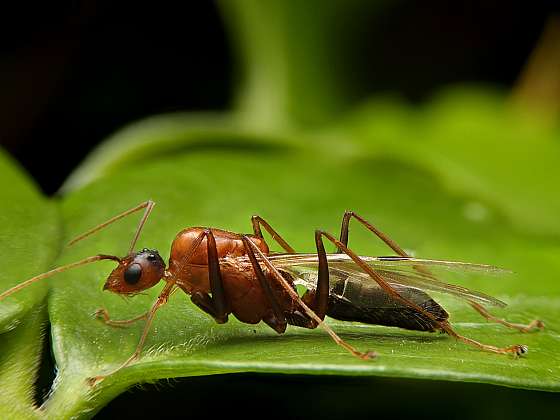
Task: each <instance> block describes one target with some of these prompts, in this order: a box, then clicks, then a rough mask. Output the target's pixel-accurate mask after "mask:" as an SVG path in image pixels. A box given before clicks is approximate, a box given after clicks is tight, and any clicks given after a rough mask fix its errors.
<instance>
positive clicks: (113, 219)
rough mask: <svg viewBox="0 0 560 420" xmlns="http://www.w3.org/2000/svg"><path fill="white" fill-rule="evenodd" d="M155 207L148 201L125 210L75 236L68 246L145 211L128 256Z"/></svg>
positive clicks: (153, 203)
mask: <svg viewBox="0 0 560 420" xmlns="http://www.w3.org/2000/svg"><path fill="white" fill-rule="evenodd" d="M155 205H156V203H155V202H153V201H152V200H148V201H144V202H143V203H140V204H138V205H137V206H136V207H133V208H131V209H129V210H126V211H124V212H122V213H120V214H118V215H116V216H114V217H111V218H110V219H109V220H107V221H105V222H103V223H101V224H99V225H97V226H95V227H93V228H91V229H90V230H88V231H87V232H84V233H82V234H81V235H80V236H77V237H76V238H74V239H72V240H71V241H70V242H69V243H68V246H71V245H74V244H75V243H76V242H78V241H81V240H82V239H84V238H87V237H88V236H90V235H92V234H94V233H95V232H97V231H99V230H101V229H103V228H104V227H106V226H108V225H110V224H111V223H113V222H116V221H117V220H120V219H122V218H123V217H126V216H128V215H129V214H132V213H134V212H136V211H138V210H142V209H146V210H145V211H144V215H143V216H142V218H141V219H140V222H139V223H138V227H137V228H136V233H135V234H134V236H133V238H132V242H131V243H130V248H129V250H128V254H130V253H131V252H132V250H133V249H134V245H136V242H137V241H138V237H139V236H140V232H141V231H142V228H143V227H144V224H145V223H146V220H147V219H148V216H149V215H150V213H151V212H152V210H153V208H154V206H155Z"/></svg>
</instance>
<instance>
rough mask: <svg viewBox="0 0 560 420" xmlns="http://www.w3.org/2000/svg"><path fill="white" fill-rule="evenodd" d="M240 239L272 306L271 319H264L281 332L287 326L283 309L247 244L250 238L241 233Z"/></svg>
mask: <svg viewBox="0 0 560 420" xmlns="http://www.w3.org/2000/svg"><path fill="white" fill-rule="evenodd" d="M241 239H242V240H243V244H244V245H245V251H247V256H248V257H249V260H250V261H251V265H252V266H253V271H254V272H255V274H256V276H257V279H258V280H259V283H260V285H261V288H262V290H263V291H264V294H265V295H266V297H267V299H268V301H269V303H270V306H272V312H273V313H274V315H273V317H272V318H271V319H265V320H264V321H265V322H266V323H267V324H268V325H269V326H270V327H272V329H274V330H275V331H276V332H277V333H278V334H283V333H284V332H285V331H286V327H287V326H288V321H287V320H286V316H285V315H284V311H283V310H282V308H281V307H280V303H279V302H278V299H277V298H276V296H275V295H274V291H273V290H272V287H271V286H270V283H269V282H268V280H267V279H266V277H265V275H264V273H263V271H262V269H261V266H260V264H259V263H258V261H257V257H255V252H254V251H253V249H252V248H251V245H250V244H249V242H251V240H250V239H249V238H248V237H247V236H245V235H243V236H242V237H241Z"/></svg>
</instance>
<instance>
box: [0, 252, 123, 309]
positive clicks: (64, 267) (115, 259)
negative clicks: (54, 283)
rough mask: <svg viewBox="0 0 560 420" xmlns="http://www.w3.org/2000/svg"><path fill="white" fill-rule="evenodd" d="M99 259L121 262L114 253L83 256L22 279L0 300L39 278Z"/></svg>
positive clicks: (0, 296) (3, 294)
mask: <svg viewBox="0 0 560 420" xmlns="http://www.w3.org/2000/svg"><path fill="white" fill-rule="evenodd" d="M100 260H113V261H117V262H119V263H120V262H121V259H120V258H119V257H115V256H114V255H104V254H100V255H94V256H93V257H87V258H84V259H83V260H80V261H76V262H73V263H70V264H66V265H62V266H60V267H57V268H54V269H52V270H50V271H47V272H45V273H42V274H39V275H38V276H35V277H31V278H30V279H29V280H26V281H24V282H23V283H20V284H18V285H16V286H14V287H12V288H11V289H8V290H6V291H5V292H4V293H1V294H0V300H3V299H4V298H6V297H8V296H10V295H11V294H13V293H15V292H17V291H18V290H21V289H23V288H25V287H27V286H29V285H31V284H33V283H35V282H37V281H39V280H43V279H46V278H48V277H51V276H54V275H55V274H58V273H61V272H63V271H66V270H69V269H71V268H74V267H79V266H80V265H84V264H89V263H92V262H95V261H100Z"/></svg>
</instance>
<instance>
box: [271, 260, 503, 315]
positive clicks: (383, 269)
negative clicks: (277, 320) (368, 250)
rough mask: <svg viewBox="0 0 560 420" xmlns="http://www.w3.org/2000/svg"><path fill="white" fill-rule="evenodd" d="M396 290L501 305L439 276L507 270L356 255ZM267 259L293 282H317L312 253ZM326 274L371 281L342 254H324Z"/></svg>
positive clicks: (484, 273)
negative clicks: (326, 266) (408, 289)
mask: <svg viewBox="0 0 560 420" xmlns="http://www.w3.org/2000/svg"><path fill="white" fill-rule="evenodd" d="M360 258H361V259H362V260H363V261H364V262H366V263H367V264H368V265H369V266H370V267H372V268H373V269H375V271H376V272H377V273H379V274H380V275H382V276H383V278H384V279H385V280H386V281H387V282H388V283H389V284H390V285H391V286H392V287H394V288H395V289H396V290H397V291H398V290H400V289H402V288H403V286H404V287H407V286H408V287H415V288H418V289H421V290H425V291H426V290H429V291H434V292H441V293H446V294H449V295H452V296H455V297H459V298H461V299H465V300H473V301H476V302H479V303H482V304H486V305H495V306H501V307H504V306H506V304H505V303H504V302H502V301H501V300H499V299H496V298H494V297H492V296H489V295H486V294H484V293H481V292H477V291H475V290H471V289H467V288H465V287H461V286H457V285H455V284H450V283H444V282H442V281H440V280H438V279H439V278H449V277H450V276H457V275H465V274H468V275H473V274H477V273H478V274H479V275H483V276H488V275H492V276H500V275H504V274H508V273H510V272H509V271H507V270H503V269H501V268H498V267H494V266H491V265H484V264H472V263H464V262H455V261H443V260H429V259H420V258H412V257H367V256H364V257H360ZM269 259H270V261H271V262H272V263H273V264H274V265H275V266H276V267H278V269H280V270H284V271H286V272H288V273H290V274H291V275H292V276H293V277H294V278H295V279H296V283H298V282H299V283H300V284H303V285H304V286H306V287H309V288H314V287H316V286H315V285H316V283H317V267H318V257H317V255H316V254H273V255H270V257H269ZM327 260H328V263H329V274H330V275H331V276H333V277H334V278H336V279H341V280H343V279H346V278H348V277H352V278H360V279H363V281H373V280H372V279H371V278H370V277H369V275H368V274H366V273H364V272H363V270H362V269H361V268H360V267H359V266H358V265H357V264H356V263H355V262H354V261H353V260H352V259H351V258H350V257H349V256H347V255H345V254H328V255H327Z"/></svg>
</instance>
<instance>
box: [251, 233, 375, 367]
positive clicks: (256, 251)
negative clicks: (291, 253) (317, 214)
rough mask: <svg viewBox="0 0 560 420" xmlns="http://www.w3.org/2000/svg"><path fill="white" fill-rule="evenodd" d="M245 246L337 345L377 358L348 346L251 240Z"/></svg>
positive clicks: (364, 358)
mask: <svg viewBox="0 0 560 420" xmlns="http://www.w3.org/2000/svg"><path fill="white" fill-rule="evenodd" d="M245 244H246V245H247V248H249V247H250V248H252V249H253V251H254V254H255V255H256V256H257V257H258V258H259V259H260V260H261V261H262V262H263V264H264V265H265V266H266V268H267V269H268V271H269V273H270V278H272V279H274V280H276V281H277V282H278V285H279V286H281V287H282V289H283V290H284V291H286V292H287V293H288V294H289V295H290V297H291V298H292V300H293V301H294V302H295V303H297V305H298V306H299V307H300V308H301V309H302V310H303V311H304V312H305V315H306V316H308V317H309V318H310V319H312V320H313V321H314V322H315V323H316V326H319V327H321V328H323V329H324V330H325V332H326V333H327V334H329V336H330V337H331V338H332V339H333V341H334V342H335V343H336V344H338V345H339V346H341V347H342V348H344V349H345V350H347V351H348V352H350V353H352V355H354V356H356V357H358V358H359V359H362V360H369V359H373V358H374V357H376V353H375V352H373V351H368V352H365V353H363V352H361V351H358V350H356V349H355V348H354V347H352V346H351V345H350V344H348V343H347V342H346V341H344V340H343V339H342V338H340V337H339V336H338V334H336V333H335V332H334V331H333V330H332V328H331V327H329V326H328V325H327V324H326V323H324V322H323V320H322V319H321V318H319V316H317V314H316V313H315V312H314V311H313V310H312V309H311V308H310V307H309V306H308V305H307V304H306V303H305V302H303V300H302V299H301V298H300V297H299V295H298V294H297V292H296V291H295V290H294V289H293V288H292V287H291V285H290V284H289V283H288V282H287V281H286V279H285V278H284V277H283V276H282V274H281V273H280V272H279V271H278V269H277V268H276V267H275V266H274V264H272V262H271V261H270V260H269V259H268V258H267V256H266V255H264V254H263V252H262V251H261V250H260V249H259V247H258V246H257V245H255V244H254V243H253V242H252V241H251V240H247V241H246V242H245Z"/></svg>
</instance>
